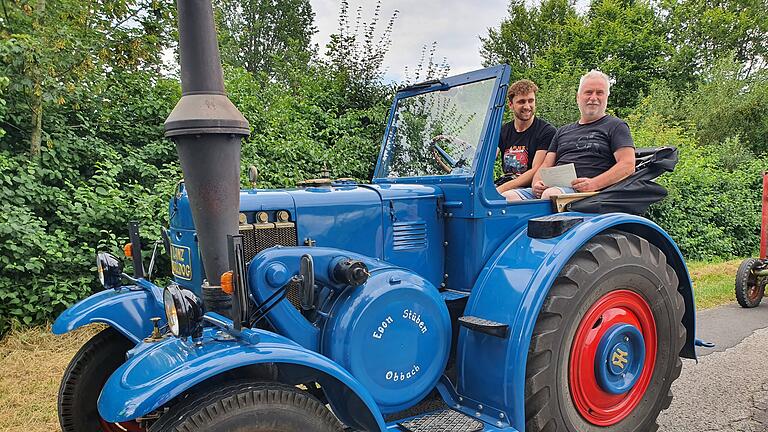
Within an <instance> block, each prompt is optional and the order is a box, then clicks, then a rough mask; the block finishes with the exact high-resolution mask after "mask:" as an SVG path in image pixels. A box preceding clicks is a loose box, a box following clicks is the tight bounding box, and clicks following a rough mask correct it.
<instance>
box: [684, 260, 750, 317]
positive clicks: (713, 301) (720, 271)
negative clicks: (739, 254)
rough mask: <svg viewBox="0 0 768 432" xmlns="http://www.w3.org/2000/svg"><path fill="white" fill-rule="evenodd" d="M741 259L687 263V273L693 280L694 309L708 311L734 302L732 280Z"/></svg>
mask: <svg viewBox="0 0 768 432" xmlns="http://www.w3.org/2000/svg"><path fill="white" fill-rule="evenodd" d="M741 261H742V259H735V260H730V261H724V262H717V263H709V262H689V263H688V271H689V272H690V273H691V278H693V291H694V296H695V297H696V309H697V310H701V309H708V308H711V307H714V306H719V305H721V304H725V303H730V302H735V301H736V297H735V294H734V286H733V284H734V280H735V277H736V269H738V268H739V264H741Z"/></svg>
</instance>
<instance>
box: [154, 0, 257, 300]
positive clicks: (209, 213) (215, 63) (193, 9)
mask: <svg viewBox="0 0 768 432" xmlns="http://www.w3.org/2000/svg"><path fill="white" fill-rule="evenodd" d="M176 7H177V10H178V17H179V54H180V59H181V62H180V63H181V88H182V97H181V99H180V100H179V102H178V103H177V104H176V107H174V109H173V111H172V112H171V114H170V115H169V116H168V118H167V119H166V121H165V136H166V137H167V138H170V139H171V140H173V141H174V142H175V143H176V150H177V152H178V155H179V161H180V163H181V170H182V172H183V173H184V182H185V186H186V188H187V193H188V194H189V202H190V207H191V210H192V219H193V220H194V222H195V230H196V232H197V237H198V240H199V245H200V253H201V255H202V261H203V267H204V272H205V276H206V280H207V283H204V284H203V287H202V292H203V306H204V307H205V309H206V311H210V312H217V313H221V314H222V315H228V314H229V310H230V306H229V304H228V301H231V299H230V298H229V296H227V295H226V294H224V292H223V291H221V288H220V286H219V285H220V284H221V280H220V279H221V274H222V273H224V272H225V271H227V269H228V259H227V235H235V234H237V233H238V212H239V208H240V147H241V141H242V139H243V138H244V137H246V136H247V135H248V134H249V126H248V121H247V120H246V119H245V117H243V115H242V114H241V113H240V111H239V110H238V109H237V108H236V107H235V106H234V105H233V104H232V102H231V101H230V100H229V98H228V97H227V96H226V94H225V93H224V74H223V71H222V69H221V60H220V57H219V48H218V43H217V40H216V29H215V28H214V21H213V8H212V6H211V0H178V1H177V2H176Z"/></svg>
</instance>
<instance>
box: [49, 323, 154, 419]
mask: <svg viewBox="0 0 768 432" xmlns="http://www.w3.org/2000/svg"><path fill="white" fill-rule="evenodd" d="M133 347H134V343H133V342H131V341H130V339H128V338H126V337H125V336H123V335H122V334H121V333H120V332H118V331H117V330H115V329H113V328H112V327H108V328H106V329H104V330H102V331H100V332H99V333H97V334H96V335H95V336H94V337H92V338H91V339H89V340H88V342H86V343H85V344H84V345H83V346H82V348H80V350H79V351H78V352H77V354H75V356H74V357H73V358H72V361H71V362H70V363H69V366H68V367H67V370H66V371H65V372H64V377H63V378H62V379H61V386H60V387H59V398H58V411H59V423H60V424H61V430H62V432H94V431H109V432H111V431H113V430H125V429H124V428H120V427H117V426H114V425H109V424H106V423H102V421H101V416H99V412H98V409H97V407H96V402H97V400H98V398H99V394H100V393H101V389H102V387H104V383H105V382H106V381H107V378H109V376H110V375H112V372H114V371H115V370H116V369H117V368H118V367H119V366H120V365H121V364H123V363H124V362H125V355H126V353H127V352H128V350H129V349H131V348H133ZM132 426H135V427H137V428H138V425H132ZM139 430H140V429H139Z"/></svg>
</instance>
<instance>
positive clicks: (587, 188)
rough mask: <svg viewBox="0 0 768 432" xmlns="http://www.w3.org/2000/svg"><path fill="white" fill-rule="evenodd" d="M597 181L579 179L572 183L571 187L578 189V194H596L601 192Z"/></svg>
mask: <svg viewBox="0 0 768 432" xmlns="http://www.w3.org/2000/svg"><path fill="white" fill-rule="evenodd" d="M596 183H597V182H595V179H593V178H589V177H579V178H577V179H575V180H574V181H572V182H571V187H572V188H574V189H576V192H595V191H597V190H599V187H598V185H597V184H596Z"/></svg>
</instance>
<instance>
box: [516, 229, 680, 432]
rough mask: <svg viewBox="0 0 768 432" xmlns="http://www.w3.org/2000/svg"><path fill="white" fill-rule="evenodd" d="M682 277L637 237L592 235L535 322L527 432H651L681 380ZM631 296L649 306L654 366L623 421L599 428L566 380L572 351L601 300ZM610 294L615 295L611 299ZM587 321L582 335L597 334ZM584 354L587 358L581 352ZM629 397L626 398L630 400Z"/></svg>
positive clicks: (528, 374) (527, 386)
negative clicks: (583, 411)
mask: <svg viewBox="0 0 768 432" xmlns="http://www.w3.org/2000/svg"><path fill="white" fill-rule="evenodd" d="M677 288H678V278H677V275H676V274H675V272H674V270H673V269H672V268H671V267H670V266H669V265H667V260H666V256H665V255H664V254H663V253H662V252H661V251H660V250H659V249H658V248H657V247H655V246H654V245H652V244H650V243H648V241H646V240H645V239H642V238H640V237H638V236H635V235H632V234H629V233H622V232H608V233H605V234H601V235H598V236H595V237H594V238H593V239H592V240H591V241H589V242H588V243H587V244H586V245H585V246H584V247H583V248H582V249H581V250H579V251H578V252H577V253H576V254H574V256H573V257H572V258H571V260H570V261H569V262H568V264H567V265H566V266H565V267H564V268H563V270H562V271H561V272H560V274H559V275H558V277H557V279H556V281H555V283H554V284H553V286H552V288H551V290H550V292H549V294H548V296H547V299H546V300H545V302H544V306H543V308H542V310H541V312H540V314H539V316H538V318H537V321H536V326H535V328H534V331H533V337H532V338H531V344H530V348H529V351H528V361H527V366H526V384H525V414H526V425H525V426H526V428H525V430H526V431H529V432H538V431H546V432H566V431H567V432H596V431H600V432H619V431H620V432H648V431H654V430H656V429H657V428H658V426H657V424H656V418H657V416H658V414H659V412H660V411H661V410H662V409H665V408H667V407H669V404H670V403H671V401H672V393H671V392H670V385H671V384H672V381H674V380H675V379H676V378H677V377H678V376H679V375H680V370H681V368H682V362H681V361H680V358H679V353H680V350H681V348H682V346H683V344H684V343H685V327H684V326H683V325H682V323H681V321H682V317H683V312H684V303H683V299H682V296H681V295H680V294H679V292H678V291H677ZM622 291H623V292H627V291H629V292H630V293H631V295H633V296H635V297H637V298H638V299H641V300H644V302H645V304H646V305H647V307H648V309H649V310H650V311H651V313H652V315H653V319H654V321H655V326H656V330H657V331H656V334H657V351H656V357H655V367H654V368H653V372H652V374H650V375H649V381H647V387H646V388H645V390H644V391H643V390H638V392H641V391H642V393H639V394H641V395H642V396H641V398H640V399H638V400H639V402H637V405H634V408H632V409H631V411H629V408H628V409H627V414H626V417H624V418H622V419H619V418H617V419H616V423H613V424H609V425H604V426H596V425H595V423H594V422H591V421H588V420H587V419H586V417H585V416H584V415H582V414H581V413H580V412H579V408H577V406H576V404H575V402H574V396H573V394H572V389H571V388H570V387H571V385H570V381H569V377H570V376H571V375H570V374H571V371H570V370H569V368H570V365H571V363H570V362H571V359H570V357H571V352H572V351H571V350H572V347H573V346H574V343H575V342H576V341H575V340H574V338H575V336H576V334H577V333H576V331H577V329H578V328H579V326H580V323H581V321H582V318H584V317H585V316H586V315H587V314H588V311H590V310H591V308H592V307H593V305H595V304H596V302H598V300H600V299H603V298H606V297H605V296H606V295H609V296H610V295H613V294H616V293H618V292H622ZM611 293H613V294H611ZM602 320H603V316H602V315H601V316H600V318H599V320H596V321H595V322H594V323H592V322H588V321H585V322H584V323H583V324H582V328H589V326H591V328H592V329H595V328H598V327H596V326H599V325H601V324H600V323H601V322H602ZM578 352H579V353H582V352H584V350H583V347H581V346H580V347H579V350H578ZM627 394H629V392H628V393H627Z"/></svg>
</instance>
